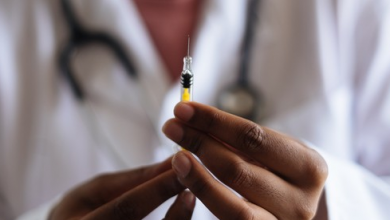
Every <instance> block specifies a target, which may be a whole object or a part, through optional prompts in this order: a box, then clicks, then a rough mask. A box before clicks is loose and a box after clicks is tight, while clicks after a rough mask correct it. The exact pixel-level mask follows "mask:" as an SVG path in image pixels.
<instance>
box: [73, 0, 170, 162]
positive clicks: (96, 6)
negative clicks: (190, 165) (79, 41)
mask: <svg viewBox="0 0 390 220" xmlns="http://www.w3.org/2000/svg"><path fill="white" fill-rule="evenodd" d="M73 4H74V7H75V11H76V12H77V15H78V17H79V20H80V21H81V23H82V24H83V26H85V27H87V28H88V29H90V30H96V31H102V32H104V33H109V34H111V35H113V36H114V37H115V39H117V40H118V41H119V42H121V44H122V45H123V47H124V49H125V51H126V52H127V54H128V55H129V56H130V59H131V61H132V62H133V64H134V65H135V68H136V70H137V74H138V78H137V79H136V80H134V79H132V80H126V78H124V77H125V74H126V73H125V71H124V70H123V69H120V68H121V67H118V60H117V59H115V58H113V57H112V56H111V58H107V56H108V55H107V53H106V52H105V51H103V53H102V52H101V51H99V52H98V53H99V55H95V56H103V58H102V59H98V60H99V61H98V62H99V63H96V62H95V65H94V64H93V63H89V64H88V63H81V64H80V65H81V66H83V65H84V66H85V68H87V69H86V70H84V71H80V72H83V73H88V72H89V71H88V69H91V70H92V71H93V72H101V74H100V75H104V77H105V78H107V77H108V76H110V77H114V76H115V77H119V79H122V80H120V82H118V80H117V81H115V80H111V82H107V81H108V80H102V79H100V82H98V83H96V82H94V81H99V80H98V79H96V78H97V76H96V75H99V74H96V73H94V75H91V77H90V78H89V79H88V82H87V80H82V82H83V84H85V86H86V87H94V84H96V85H98V86H95V88H92V89H89V88H87V89H89V90H90V91H96V92H97V93H99V94H98V95H97V97H103V98H104V100H105V103H103V104H104V105H103V104H101V103H100V104H101V105H99V103H98V101H99V100H94V97H93V96H92V97H89V98H90V99H89V101H90V102H94V101H96V102H95V103H97V104H95V107H96V111H97V113H98V114H99V118H98V120H99V121H100V124H101V126H100V127H101V128H104V130H105V133H108V135H107V136H110V139H111V142H112V144H111V145H112V146H110V147H112V148H115V149H114V151H115V152H116V153H117V154H119V155H123V157H124V160H125V161H130V160H131V161H132V162H131V163H132V164H137V165H140V164H147V163H150V162H151V157H152V156H149V155H151V154H150V152H153V150H151V149H143V150H142V151H140V149H139V148H137V146H145V145H147V146H148V145H150V146H151V147H152V148H153V146H156V145H157V144H156V142H157V141H158V139H157V138H156V137H157V136H156V135H150V134H151V133H152V134H153V130H155V131H156V132H155V133H161V132H160V131H161V128H160V125H159V124H158V123H156V121H157V118H159V116H160V108H161V105H162V102H163V100H164V95H165V94H166V92H167V90H168V88H169V80H168V74H167V72H166V67H165V66H164V64H163V62H162V60H161V59H160V57H159V55H158V53H157V52H156V49H155V48H154V46H153V43H152V41H151V38H150V37H149V35H148V32H147V30H146V28H145V27H144V25H143V23H142V19H141V18H140V16H139V14H138V12H137V10H136V8H135V5H134V4H133V3H132V1H123V0H95V1H87V0H84V1H73ZM91 50H93V49H91ZM107 51H108V50H107ZM89 55H91V56H94V54H89ZM104 56H106V57H104ZM101 62H104V64H101ZM91 64H92V65H91ZM99 66H100V67H99ZM119 66H120V65H119ZM102 68H103V69H104V71H103V70H102ZM118 68H119V70H118ZM113 75H114V76H113ZM123 85H124V86H123ZM119 87H121V90H119V89H118V88H119ZM110 93H112V95H109V94H110ZM118 95H120V96H124V97H131V98H129V99H128V101H123V100H122V101H121V100H120V99H117V96H118ZM134 96H138V97H134ZM124 102H127V103H124ZM92 104H94V103H92ZM112 106H117V108H120V109H119V110H120V112H122V113H123V112H125V113H124V114H123V115H122V116H120V117H119V116H118V115H115V113H116V112H118V109H117V110H115V111H113V110H112V109H110V108H113V107H112ZM131 111H133V112H131ZM126 114H127V116H126ZM125 116H126V117H125ZM121 118H122V119H123V120H126V123H124V122H123V120H122V121H121ZM129 119H130V120H129ZM133 122H134V123H133ZM137 123H138V125H141V126H139V127H137V126H135V125H134V124H137ZM126 124H127V125H126ZM137 132H138V134H137ZM143 135H149V138H145V137H144V136H143ZM147 139H149V140H147ZM151 140H156V141H151ZM145 142H148V143H145ZM133 145H135V146H133ZM141 152H144V153H145V155H144V156H142V155H141V154H142V153H141ZM146 154H148V155H146ZM137 155H138V156H137ZM140 155H141V156H140ZM131 157H134V158H131ZM146 157H148V158H146ZM149 157H150V158H149ZM128 165H129V166H132V165H131V164H128Z"/></svg>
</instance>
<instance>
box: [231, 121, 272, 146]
mask: <svg viewBox="0 0 390 220" xmlns="http://www.w3.org/2000/svg"><path fill="white" fill-rule="evenodd" d="M264 136H265V132H264V130H263V129H262V128H261V127H260V126H259V125H257V124H255V123H249V124H247V125H245V126H244V127H243V128H242V129H241V131H240V132H239V133H238V135H237V139H238V143H241V145H242V146H241V147H244V148H246V149H247V150H249V151H258V150H259V149H260V146H261V145H262V143H263V141H264V138H265V137H264Z"/></svg>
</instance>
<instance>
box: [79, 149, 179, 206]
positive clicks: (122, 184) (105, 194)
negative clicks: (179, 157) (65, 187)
mask: <svg viewBox="0 0 390 220" xmlns="http://www.w3.org/2000/svg"><path fill="white" fill-rule="evenodd" d="M171 160H172V158H171V157H170V158H168V159H166V160H164V161H163V162H161V163H158V164H154V165H150V166H145V167H140V168H137V169H134V170H129V171H124V172H117V173H111V174H103V175H100V176H98V177H96V178H94V179H92V180H91V181H90V182H88V183H87V184H84V185H83V186H81V187H80V188H79V190H77V192H75V193H76V194H78V195H79V196H84V197H85V198H96V199H99V200H100V201H96V202H98V203H100V204H96V205H98V206H100V205H102V204H105V203H107V202H108V201H110V200H112V199H114V198H116V197H118V196H119V195H121V194H123V193H124V192H127V191H128V190H130V189H132V188H134V187H136V186H138V185H140V184H142V183H144V182H146V181H148V180H150V179H152V178H154V177H156V176H158V175H159V174H161V173H164V172H165V171H167V170H169V169H171V163H170V161H171ZM103 189H104V190H103Z"/></svg>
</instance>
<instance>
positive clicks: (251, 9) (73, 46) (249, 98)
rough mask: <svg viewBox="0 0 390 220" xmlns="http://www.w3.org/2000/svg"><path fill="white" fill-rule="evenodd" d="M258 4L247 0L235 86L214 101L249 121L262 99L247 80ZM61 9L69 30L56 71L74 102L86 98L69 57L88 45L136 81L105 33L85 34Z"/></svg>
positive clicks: (66, 5)
mask: <svg viewBox="0 0 390 220" xmlns="http://www.w3.org/2000/svg"><path fill="white" fill-rule="evenodd" d="M259 2H260V0H250V2H249V5H248V13H247V22H246V27H245V35H244V41H243V46H242V51H241V58H240V59H241V60H240V68H239V71H238V78H237V80H236V82H235V83H233V84H232V85H229V86H227V87H225V88H223V89H222V90H221V91H220V92H219V93H218V95H217V98H216V105H217V107H218V108H219V109H221V110H223V111H226V112H229V113H232V114H235V115H238V116H241V117H244V118H247V119H250V120H253V121H256V120H258V119H259V118H260V117H262V115H261V114H259V112H260V107H261V106H262V104H263V103H262V101H263V99H262V97H261V96H260V95H259V93H258V91H256V89H255V88H254V87H253V86H251V84H250V82H249V79H248V73H249V64H250V59H251V52H252V51H251V49H252V45H253V38H254V34H255V25H256V21H257V20H258V19H257V18H256V16H257V12H256V11H257V10H258V6H259ZM61 7H62V10H63V12H64V15H65V21H66V23H67V24H68V26H69V29H70V39H69V41H68V43H67V45H66V46H65V47H64V48H63V50H62V51H61V53H60V58H59V68H60V72H61V74H62V75H63V76H64V78H65V79H66V81H67V82H68V84H69V85H70V87H71V90H72V93H73V94H74V96H75V97H76V98H77V100H79V101H80V102H84V101H85V99H86V97H85V96H86V95H85V92H84V91H83V88H82V87H81V85H80V84H79V82H78V81H77V79H76V78H75V75H74V72H73V70H72V68H71V65H70V61H71V57H72V54H73V53H74V52H75V51H76V50H77V49H78V48H80V47H83V46H87V45H88V44H92V43H94V44H103V45H105V46H107V48H110V49H111V50H112V52H113V53H114V54H115V56H116V57H117V59H119V61H120V62H121V64H122V65H123V67H124V68H125V70H126V74H127V75H128V76H129V77H130V78H131V79H132V80H137V78H138V72H137V70H136V68H135V67H134V65H133V63H132V62H131V60H130V59H129V57H128V56H127V54H126V52H125V51H124V49H123V47H122V45H121V44H120V43H119V42H118V41H116V40H115V39H114V38H113V37H112V36H110V35H109V34H107V33H102V32H92V31H89V30H86V29H85V28H84V27H83V26H82V25H81V24H80V23H79V22H78V19H77V17H76V15H75V12H74V10H73V8H72V5H71V3H70V0H61Z"/></svg>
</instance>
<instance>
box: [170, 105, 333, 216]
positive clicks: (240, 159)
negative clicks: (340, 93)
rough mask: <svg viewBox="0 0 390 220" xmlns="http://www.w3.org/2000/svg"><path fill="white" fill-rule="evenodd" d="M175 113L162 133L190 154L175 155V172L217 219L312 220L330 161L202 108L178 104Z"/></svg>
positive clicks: (288, 139)
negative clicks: (327, 162)
mask: <svg viewBox="0 0 390 220" xmlns="http://www.w3.org/2000/svg"><path fill="white" fill-rule="evenodd" d="M174 113H175V118H173V119H170V120H169V121H167V122H166V124H165V125H164V128H163V131H164V133H165V134H166V135H167V137H169V138H170V139H172V140H173V141H174V142H176V143H177V144H179V145H180V146H183V147H184V148H185V149H187V151H181V152H179V153H177V154H176V155H175V157H174V158H173V160H172V165H173V169H174V171H175V172H176V174H177V175H178V178H179V181H180V182H181V183H182V184H183V185H184V186H186V187H188V189H189V190H191V192H192V193H194V195H195V196H196V197H197V198H199V199H200V200H201V201H202V202H203V203H204V204H205V205H206V207H207V208H208V209H209V210H210V211H211V212H212V213H213V214H214V215H215V216H217V217H218V218H219V219H267V220H268V219H279V220H281V219H286V220H287V219H288V220H294V219H296V220H309V219H313V217H314V216H315V214H316V212H317V208H318V203H319V200H320V198H321V194H322V192H323V188H324V183H325V180H326V178H327V173H328V170H327V164H326V162H325V160H324V159H323V158H322V157H321V156H320V155H319V154H318V153H317V152H316V151H315V150H313V149H311V148H308V147H307V146H305V145H304V144H303V143H301V142H299V141H297V140H295V139H294V138H291V137H289V136H287V135H284V134H281V133H278V132H276V131H273V130H271V129H268V128H265V127H261V126H259V125H257V124H255V123H253V122H251V121H248V120H246V119H243V118H239V117H237V116H234V115H231V114H228V113H226V112H223V111H220V110H218V109H216V108H213V107H210V106H206V105H202V104H199V103H194V102H190V103H189V102H187V103H183V102H182V103H179V104H178V105H177V106H176V107H175V110H174ZM191 153H193V154H195V155H196V156H197V157H198V158H199V159H200V160H201V162H202V164H201V163H199V161H197V160H196V159H195V158H194V156H193V155H192V154H191ZM206 168H207V169H206ZM209 171H210V172H211V173H212V174H213V175H214V176H215V177H216V178H218V179H219V180H220V181H221V182H222V183H223V184H221V183H220V182H219V181H217V180H216V179H215V178H214V177H213V176H212V175H211V174H210V173H209ZM224 184H225V185H226V186H228V187H230V188H231V189H233V190H234V191H236V192H237V193H239V194H240V195H241V196H242V197H240V196H237V195H236V194H235V193H233V192H232V191H231V190H230V189H228V188H227V187H226V186H225V185H224Z"/></svg>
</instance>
